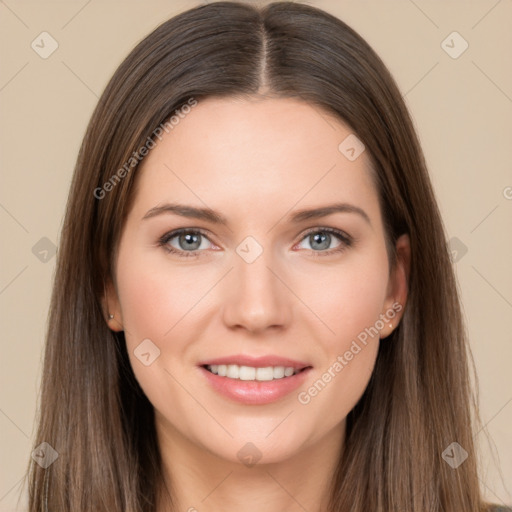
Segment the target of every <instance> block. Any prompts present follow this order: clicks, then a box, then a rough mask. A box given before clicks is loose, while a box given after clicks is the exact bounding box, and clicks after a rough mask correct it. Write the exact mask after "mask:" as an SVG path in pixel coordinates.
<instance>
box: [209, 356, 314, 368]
mask: <svg viewBox="0 0 512 512" xmlns="http://www.w3.org/2000/svg"><path fill="white" fill-rule="evenodd" d="M220 364H226V365H228V364H236V365H238V366H252V367H254V368H266V367H268V366H284V367H285V368H293V369H295V370H302V369H303V368H307V367H308V366H311V365H309V364H307V363H304V362H301V361H296V360H294V359H288V358H286V357H279V356H275V355H268V356H262V357H253V356H248V355H244V354H237V355H232V356H226V357H218V358H215V359H208V360H207V361H203V362H201V363H199V366H211V365H220Z"/></svg>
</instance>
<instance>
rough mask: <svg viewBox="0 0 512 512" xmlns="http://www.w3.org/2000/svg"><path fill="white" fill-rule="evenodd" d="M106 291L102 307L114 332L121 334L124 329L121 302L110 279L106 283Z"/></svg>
mask: <svg viewBox="0 0 512 512" xmlns="http://www.w3.org/2000/svg"><path fill="white" fill-rule="evenodd" d="M104 289H105V292H104V295H103V298H102V306H103V314H104V315H105V320H106V322H107V325H108V326H109V328H110V329H111V330H112V331H115V332H120V331H122V330H123V329H124V327H123V317H122V314H121V304H120V302H119V297H118V293H117V290H116V287H115V285H114V283H113V282H112V280H111V279H110V278H109V279H108V280H107V281H106V282H105V288H104Z"/></svg>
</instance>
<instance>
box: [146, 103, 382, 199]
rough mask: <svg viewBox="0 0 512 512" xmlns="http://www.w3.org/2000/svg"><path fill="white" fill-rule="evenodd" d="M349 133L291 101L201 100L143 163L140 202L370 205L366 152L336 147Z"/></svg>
mask: <svg viewBox="0 0 512 512" xmlns="http://www.w3.org/2000/svg"><path fill="white" fill-rule="evenodd" d="M351 135H352V136H353V134H352V131H351V129H350V127H348V126H347V125H346V124H344V123H343V122H342V121H341V120H339V119H337V118H335V117H334V116H333V115H332V114H330V113H328V112H327V111H325V110H324V109H322V108H320V107H318V106H316V105H311V104H309V103H306V102H304V101H302V100H297V99H294V98H263V99H262V98H253V99H251V98H249V99H246V98H244V99H240V98H207V99H205V100H200V101H199V102H198V103H197V105H195V106H194V107H192V108H191V109H190V111H189V113H187V114H182V115H181V116H180V120H179V122H178V123H177V124H176V125H174V127H173V128H172V129H171V130H170V131H169V133H164V134H163V136H162V140H158V139H156V146H155V147H154V148H153V149H151V150H150V152H149V154H148V155H147V156H146V157H145V159H144V160H143V162H142V164H141V166H140V168H139V169H138V171H137V172H138V174H139V176H138V178H137V181H138V186H137V189H138V191H137V197H138V199H139V201H138V202H139V203H140V202H141V201H142V202H143V203H146V204H144V206H154V205H155V204H156V203H158V202H159V201H165V200H172V199H176V198H179V199H183V200H187V201H188V202H189V203H195V204H197V203H198V202H199V200H202V201H203V202H205V203H207V204H209V205H210V203H216V204H217V205H218V204H224V206H225V208H226V207H229V206H230V205H231V206H233V207H234V206H238V207H239V208H242V207H243V206H249V205H251V206H254V207H262V208H266V207H270V206H271V205H274V207H276V206H279V205H281V206H282V208H285V207H286V205H287V204H288V203H290V204H289V205H288V207H287V208H286V209H288V208H289V207H291V206H292V205H293V203H295V202H296V201H299V200H301V198H303V199H302V200H301V202H302V203H303V205H305V204H306V203H312V204H313V203H315V201H317V200H321V201H332V202H334V201H340V200H351V201H352V202H354V201H358V200H359V201H364V202H365V203H367V204H368V202H370V201H376V199H377V198H376V190H375V189H374V184H373V182H372V179H371V175H370V172H369V165H370V162H369V158H368V156H367V155H366V152H365V151H363V152H362V153H361V154H360V156H359V157H357V158H356V159H355V160H353V161H351V160H349V159H348V158H347V157H346V155H345V154H344V153H343V152H342V151H340V149H339V146H340V143H342V142H343V141H344V140H346V139H347V137H349V136H351ZM216 198H217V199H218V200H217V199H216ZM285 198H286V199H285ZM226 200H229V204H225V201H226ZM283 201H284V202H283ZM136 203H137V198H136ZM150 203H153V204H150Z"/></svg>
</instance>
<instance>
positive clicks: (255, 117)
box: [105, 98, 409, 512]
mask: <svg viewBox="0 0 512 512" xmlns="http://www.w3.org/2000/svg"><path fill="white" fill-rule="evenodd" d="M350 133H351V130H350V129H349V128H348V127H347V126H346V125H345V124H343V123H342V122H341V121H339V120H337V119H335V118H334V117H332V116H330V115H329V114H328V113H326V112H324V111H323V110H321V109H319V108H318V107H316V106H315V107H313V106H311V105H309V104H307V103H305V102H302V101H299V100H296V99H282V98H281V99H276V98H273V99H270V98H254V99H250V100H248V99H235V98H228V99H219V98H209V99H206V100H202V101H200V102H199V103H198V105H197V106H195V107H194V108H193V109H192V111H191V112H190V113H189V114H188V115H187V116H186V117H185V118H184V119H182V120H181V121H180V123H179V124H178V125H177V126H175V127H174V129H173V130H172V131H171V132H170V133H169V134H166V135H164V137H163V139H162V140H161V141H158V143H157V145H156V147H154V148H153V149H152V150H151V151H150V153H149V154H148V156H147V157H146V158H145V159H144V161H143V162H142V165H141V167H140V168H139V170H138V171H137V172H138V173H139V174H138V178H137V188H136V195H135V200H134V203H133V206H132V209H131V211H130V212H129V215H128V217H127V220H126V223H125V226H124V228H123V232H122V236H121V239H120V243H119V247H118V253H117V258H116V261H115V276H114V280H113V283H111V284H110V286H109V287H108V292H107V297H106V303H105V308H106V309H107V310H108V311H109V312H111V313H113V314H114V319H110V320H109V326H110V327H111V329H113V330H116V331H119V330H124V332H125V337H126V343H127V349H128V354H129V356H130V361H131V365H132V368H133V371H134V373H135V376H136V378H137V380H138V382H139V383H140V385H141V387H142V389H143V390H144V392H145V394H146V395H147V397H148V399H149V400H150V402H151V403H152V405H153V406H154V409H155V420H156V430H157V437H158V442H159V447H160V451H161V454H162V459H163V463H164V468H165V473H166V481H167V486H168V488H169V489H171V492H172V494H173V496H174V498H175V500H176V502H177V504H178V507H177V508H176V510H180V511H190V512H192V511H194V510H197V511H198V512H213V511H219V510H223V511H226V512H234V511H240V510H243V511H244V512H261V510H265V511H266V512H284V511H286V512H299V511H302V512H303V511H304V510H308V511H309V512H320V511H325V509H326V506H327V500H328V498H329V496H328V486H329V484H330V479H331V477H332V474H333V472H334V469H335V467H336V464H337V462H338V459H339V457H340V454H341V449H342V443H343V438H344V432H345V420H346V416H347V414H348V413H349V411H350V410H351V409H352V408H353V407H354V406H355V404H356V403H357V401H358V400H359V398H360V397H361V395H362V394H363V392H364V390H365V388H366V386H367V384H368V381H369V378H370V376H371V373H372V371H373V368H374V364H375V359H376V356H377V352H378V347H379V337H380V338H382V341H381V342H380V343H386V342H389V340H385V339H384V338H386V337H387V336H388V335H389V334H390V333H391V331H392V330H393V329H394V328H396V325H397V324H398V322H399V320H400V317H401V315H402V313H403V309H402V311H400V312H398V313H396V315H395V316H394V318H393V319H392V320H389V321H386V322H385V323H384V325H383V326H382V325H381V324H377V325H379V327H382V328H381V329H380V334H379V335H377V336H374V337H373V338H372V337H369V338H368V342H367V344H366V345H362V344H361V343H359V345H360V346H361V350H360V351H359V352H358V353H357V354H356V355H354V356H353V358H351V359H350V360H349V361H346V358H344V360H345V361H346V362H347V364H346V365H343V369H342V370H341V371H338V372H334V375H335V376H333V377H332V378H331V379H330V382H328V383H327V384H326V385H325V386H324V387H323V389H322V390H321V391H320V392H318V393H317V394H316V395H315V396H313V397H312V398H311V400H310V401H309V402H308V403H306V404H304V403H301V402H300V401H299V400H298V395H299V393H301V392H302V393H307V392H308V390H309V389H310V388H311V387H312V386H313V384H314V383H315V382H316V381H318V379H321V378H322V375H323V374H324V373H325V372H326V371H328V369H329V368H331V375H333V371H332V367H333V364H334V363H335V362H336V361H337V360H338V359H337V358H338V356H340V355H341V356H343V355H344V354H345V353H346V352H347V351H348V350H350V347H351V346H353V345H351V344H352V342H353V341H354V340H357V336H358V335H359V334H360V333H361V332H363V331H364V330H365V328H370V327H372V326H375V325H376V322H377V320H379V318H382V316H380V315H386V313H387V312H389V310H390V309H391V308H392V305H393V304H394V303H399V304H401V305H405V301H406V295H407V274H408V265H409V239H408V237H407V236H406V235H403V236H402V237H401V238H400V239H399V240H398V241H397V244H396V246H397V250H398V255H399V258H398V263H397V266H396V267H395V268H394V269H393V271H392V272H391V273H390V272H389V269H388V255H387V252H386V247H385V238H384V228H383V223H382V217H381V213H380V211H379V204H378V196H377V191H376V188H375V186H374V184H373V182H372V180H371V178H370V174H369V170H368V168H369V165H370V161H369V159H368V155H367V154H366V152H363V153H362V154H361V155H360V156H359V157H358V158H357V159H356V160H354V161H349V160H348V159H347V158H346V157H345V156H344V155H343V154H342V153H340V151H339V150H338V145H339V144H340V142H341V141H343V140H344V139H345V138H346V137H347V136H348V135H349V134H350ZM170 203H172V204H175V203H179V204H181V205H188V206H192V207H195V208H209V209H212V210H214V211H215V212H218V214H219V215H222V217H224V218H225V219H226V222H227V224H226V225H224V224H219V223H215V222H212V220H208V219H203V218H201V219H200V218H192V217H184V216H180V215H178V214H176V213H173V212H170V211H156V210H153V211H152V213H153V215H151V214H150V215H149V216H148V212H150V211H151V210H152V209H154V208H158V207H162V206H164V205H166V204H170ZM334 203H347V204H349V205H352V206H355V207H357V208H359V209H361V210H362V211H363V212H364V214H361V213H354V212H347V211H345V212H335V213H331V214H329V215H325V216H322V217H315V218H309V219H302V220H300V221H299V222H293V221H292V220H291V217H292V216H293V214H294V213H296V212H297V211H299V210H304V209H314V208H320V207H324V206H327V205H331V204H334ZM145 217H146V218H145ZM365 217H367V218H365ZM179 228H186V229H188V230H190V231H192V233H189V237H188V238H186V237H183V236H182V237H180V236H179V235H176V236H173V237H172V238H170V237H167V238H166V239H164V241H163V243H162V244H159V240H160V239H161V238H162V237H163V236H164V235H166V234H168V233H170V232H172V231H173V230H176V229H179ZM326 229H332V230H338V231H340V232H341V233H342V234H343V236H344V237H349V239H350V240H352V243H347V242H346V241H344V239H342V238H339V237H338V236H337V235H336V234H334V233H329V232H326V231H325V230H326ZM197 230H200V231H201V232H202V234H199V235H198V234H197V233H195V232H196V231H197ZM194 234H195V235H196V238H194ZM248 236H250V237H252V238H253V239H254V240H255V241H257V243H258V244H259V246H260V247H261V249H262V251H263V252H262V253H261V255H259V257H257V258H256V259H255V260H254V261H252V262H251V263H248V262H247V261H246V260H245V259H244V258H242V257H241V256H240V254H239V253H238V252H237V247H239V246H240V244H241V242H242V241H244V240H245V239H246V237H248ZM191 237H192V238H191ZM187 244H188V245H187ZM189 246H192V247H189ZM247 247H248V248H249V247H250V248H249V251H254V250H255V249H254V246H247ZM166 248H171V249H174V250H176V251H178V253H180V254H182V256H180V255H178V254H177V253H172V252H169V250H166ZM337 249H342V250H337ZM242 254H243V253H242ZM187 255H188V257H187ZM389 323H392V327H391V328H390V327H389ZM145 339H149V340H151V342H152V343H153V344H154V345H155V346H156V347H158V349H159V350H160V355H159V357H157V358H156V359H155V360H154V361H153V362H152V363H151V364H150V365H149V366H146V365H144V364H142V363H141V361H140V360H139V359H138V358H137V357H136V355H135V354H134V350H135V349H136V348H137V346H138V345H139V344H140V343H141V342H142V340H145ZM233 354H244V355H245V354H247V355H250V356H254V357H259V356H266V355H277V356H281V357H287V358H291V359H295V360H299V361H304V362H307V363H308V365H310V366H311V369H310V370H309V375H307V378H306V379H305V381H304V383H303V384H302V385H301V386H300V387H299V388H298V389H296V390H294V391H293V392H291V393H289V394H288V395H286V396H284V397H281V398H280V399H279V400H277V401H275V402H271V403H267V404H263V405H253V404H244V403H239V402H236V401H234V400H232V399H231V398H228V397H226V396H224V395H222V394H219V392H217V391H216V390H215V389H213V388H212V387H211V385H210V384H209V382H208V380H207V379H206V378H205V376H204V372H205V370H204V369H202V368H201V367H200V366H199V364H200V363H201V361H205V360H207V359H213V358H218V357H224V356H230V355H233ZM302 396H304V395H302ZM247 443H252V445H254V447H256V449H257V453H259V454H261V458H260V459H259V460H258V462H257V464H256V465H253V466H248V465H246V464H244V463H243V461H242V460H240V458H239V456H238V455H237V454H238V452H239V451H240V450H241V449H242V448H243V447H244V446H245V445H246V444H247ZM252 445H251V446H252ZM246 449H247V448H246ZM249 450H253V452H254V453H256V452H255V451H254V448H249ZM253 452H251V453H253ZM171 482H172V483H171ZM171 486H172V488H171ZM165 497H166V495H165V490H164V492H163V494H162V496H161V500H160V503H159V512H163V511H164V510H170V509H169V508H168V507H167V505H166V502H165Z"/></svg>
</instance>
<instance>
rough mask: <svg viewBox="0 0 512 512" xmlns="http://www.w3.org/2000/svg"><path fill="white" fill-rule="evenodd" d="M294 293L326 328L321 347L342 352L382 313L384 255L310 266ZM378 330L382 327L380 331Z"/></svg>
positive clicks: (355, 256) (370, 254) (377, 252)
mask: <svg viewBox="0 0 512 512" xmlns="http://www.w3.org/2000/svg"><path fill="white" fill-rule="evenodd" d="M301 274H303V275H306V276H309V277H307V278H306V279H302V281H301V282H302V284H301V286H300V287H299V288H298V293H297V295H299V296H300V297H301V298H303V300H304V303H306V304H307V306H309V307H310V309H311V310H312V311H313V312H314V313H315V314H316V316H317V317H318V318H319V319H320V320H321V322H322V323H323V324H324V325H325V326H327V327H328V329H327V328H326V329H323V328H322V332H324V333H325V336H323V339H324V340H325V342H324V343H325V347H326V348H327V350H328V351H331V352H332V350H333V349H335V350H338V351H339V350H343V349H344V347H345V346H346V345H347V343H348V344H350V341H351V340H352V339H354V338H355V337H357V336H358V335H359V334H360V333H361V332H364V331H365V329H367V328H370V327H372V326H375V324H376V322H377V320H378V319H379V315H380V314H381V313H383V306H384V302H385V300H386V295H387V287H388V275H387V258H386V255H385V253H384V254H382V251H381V250H380V249H379V248H378V247H375V249H374V250H373V251H365V252H364V253H359V254H355V253H354V254H353V255H351V257H350V258H347V259H346V261H343V262H342V263H340V264H339V265H337V266H329V267H327V266H324V267H322V266H321V265H316V267H315V268H313V267H311V266H310V269H309V272H306V269H303V272H301ZM381 328H382V327H381Z"/></svg>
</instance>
